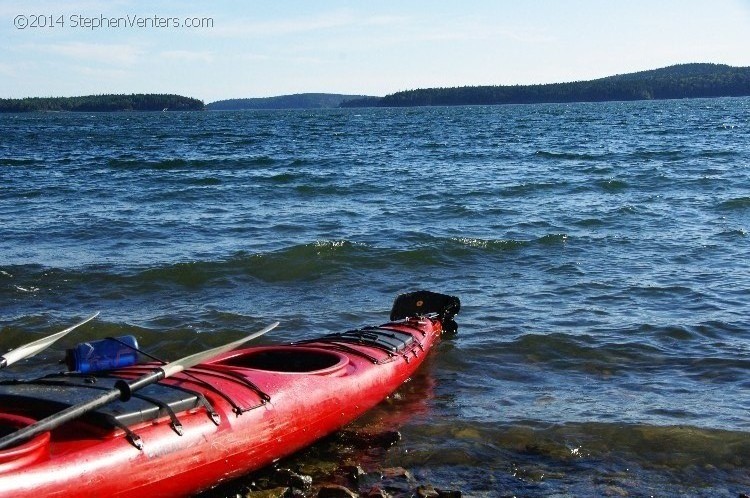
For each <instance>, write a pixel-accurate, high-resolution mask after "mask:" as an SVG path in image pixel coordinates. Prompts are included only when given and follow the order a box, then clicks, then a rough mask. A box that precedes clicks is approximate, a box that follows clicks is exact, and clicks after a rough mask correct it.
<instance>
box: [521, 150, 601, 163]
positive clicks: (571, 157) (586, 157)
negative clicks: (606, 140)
mask: <svg viewBox="0 0 750 498" xmlns="http://www.w3.org/2000/svg"><path fill="white" fill-rule="evenodd" d="M534 155H535V156H536V157H540V158H542V159H558V160H563V161H600V160H603V159H606V157H607V155H605V154H601V155H598V154H586V153H578V152H551V151H546V150H538V151H536V152H535V153H534Z"/></svg>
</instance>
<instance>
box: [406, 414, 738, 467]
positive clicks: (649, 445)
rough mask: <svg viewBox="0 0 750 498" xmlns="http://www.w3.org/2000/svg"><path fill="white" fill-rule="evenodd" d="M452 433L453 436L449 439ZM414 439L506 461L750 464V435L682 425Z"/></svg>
mask: <svg viewBox="0 0 750 498" xmlns="http://www.w3.org/2000/svg"><path fill="white" fill-rule="evenodd" d="M446 434H447V435H450V437H445V435H446ZM414 437H415V438H419V442H420V443H422V442H424V443H425V444H426V442H428V441H430V440H434V441H443V444H445V445H452V446H461V447H466V448H467V449H468V450H469V452H470V454H471V455H475V453H476V452H477V451H483V450H484V449H485V448H484V447H483V446H482V445H478V443H481V442H484V443H485V444H489V445H491V446H492V447H493V448H495V449H496V451H495V456H494V458H496V459H498V460H500V459H503V458H505V457H504V456H503V454H502V453H501V452H499V451H497V449H503V450H505V451H510V452H512V453H514V454H516V455H522V454H526V455H534V456H545V457H547V458H551V459H553V460H557V461H562V462H571V461H575V460H578V459H580V458H582V457H583V458H592V457H593V458H600V457H603V456H607V455H611V454H612V453H613V452H616V453H618V454H620V455H625V456H626V457H627V458H628V460H630V461H631V462H633V463H635V464H637V465H639V466H641V467H644V468H663V469H664V470H678V469H690V468H695V466H696V465H711V466H712V467H714V466H717V465H719V466H721V467H723V468H728V469H736V470H739V469H743V468H746V467H747V466H748V465H750V436H749V435H748V434H747V433H744V432H735V431H728V430H720V429H702V428H698V427H691V426H682V425H679V426H657V425H646V424H609V423H595V422H587V423H566V424H559V425H547V424H541V423H537V422H534V421H519V422H518V423H516V424H508V423H506V424H490V423H480V422H473V423H472V422H458V423H455V422H453V423H451V424H450V425H444V424H440V423H439V422H436V421H430V423H429V424H425V425H420V426H419V427H417V428H416V429H415V430H414ZM487 449H489V448H487ZM425 451H426V452H427V453H425ZM409 453H410V455H409V454H405V455H406V456H404V457H403V458H405V459H406V460H407V461H409V464H410V465H415V466H416V465H420V464H423V463H425V462H424V461H423V458H424V457H425V456H428V455H429V456H430V457H432V458H434V457H435V455H436V453H437V452H436V451H435V450H434V449H432V450H430V449H429V448H427V447H425V448H424V449H422V448H421V447H418V448H417V449H416V451H413V452H409ZM451 454H454V455H455V454H457V452H455V451H453V452H451ZM476 456H478V455H476ZM444 463H452V464H461V462H444ZM464 463H465V462H464Z"/></svg>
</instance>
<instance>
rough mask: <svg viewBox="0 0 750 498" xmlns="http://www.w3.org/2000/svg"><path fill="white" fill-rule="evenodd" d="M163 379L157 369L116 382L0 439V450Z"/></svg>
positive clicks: (162, 375)
mask: <svg viewBox="0 0 750 498" xmlns="http://www.w3.org/2000/svg"><path fill="white" fill-rule="evenodd" d="M163 378H164V371H162V370H161V369H157V370H155V371H154V372H151V373H148V374H146V375H143V376H142V377H138V378H137V379H135V380H133V381H130V382H128V381H126V380H118V381H117V382H116V383H115V387H114V388H112V389H110V390H109V391H107V392H105V393H104V394H102V395H100V396H98V397H96V398H94V399H92V400H91V401H87V402H85V403H81V404H78V405H73V406H69V407H68V408H66V409H64V410H61V411H59V412H57V413H55V414H53V415H50V416H49V417H47V418H43V419H42V420H39V421H37V422H35V423H34V424H32V425H29V426H27V427H24V428H22V429H19V430H17V431H16V432H13V433H11V434H8V435H7V436H5V437H3V438H0V450H3V449H5V448H8V447H11V446H13V445H15V444H18V443H21V442H23V441H26V440H28V439H31V438H32V437H34V436H37V435H39V434H42V433H44V432H47V431H51V430H53V429H56V428H58V427H60V426H61V425H63V424H65V423H67V422H70V421H71V420H75V419H77V418H78V417H81V416H83V415H85V414H87V413H89V412H93V411H94V410H96V409H97V408H100V407H102V406H104V405H106V404H109V403H111V402H113V401H115V400H116V399H118V398H119V399H121V400H122V401H127V400H129V399H130V396H131V395H132V393H133V392H134V391H137V390H138V389H141V388H142V387H146V386H148V385H150V384H154V383H156V382H158V381H160V380H161V379H163Z"/></svg>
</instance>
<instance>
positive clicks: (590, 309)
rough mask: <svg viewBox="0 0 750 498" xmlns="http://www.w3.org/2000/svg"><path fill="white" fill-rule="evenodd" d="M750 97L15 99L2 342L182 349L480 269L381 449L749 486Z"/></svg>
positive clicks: (378, 421)
mask: <svg viewBox="0 0 750 498" xmlns="http://www.w3.org/2000/svg"><path fill="white" fill-rule="evenodd" d="M748 230H750V99H748V98H739V99H713V100H680V101H658V102H630V103H621V102H616V103H595V104H587V103H582V104H568V105H525V106H496V107H439V108H406V109H347V110H319V111H318V110H316V111H262V112H203V113H201V112H195V113H101V114H97V113H93V114H90V113H81V114H78V113H58V114H36V113H35V114H24V115H16V114H6V115H0V348H3V349H8V348H11V347H13V346H16V345H18V344H20V343H22V342H25V341H29V340H32V339H35V338H37V337H40V336H41V335H44V334H47V333H51V332H53V331H55V330H58V329H61V328H64V327H66V326H67V325H69V324H72V323H73V322H75V321H76V320H77V319H79V318H82V317H83V316H85V315H88V314H90V313H91V312H93V311H96V310H101V312H102V313H101V316H100V318H99V319H98V321H97V326H96V327H95V328H94V327H89V328H87V329H85V330H82V331H80V332H76V333H75V334H74V335H73V337H72V338H71V339H70V340H68V339H66V341H68V342H67V343H66V344H61V345H56V346H55V347H54V348H52V349H50V350H48V351H46V352H44V353H43V354H41V355H39V356H37V357H36V358H34V359H33V360H29V361H26V362H24V363H22V364H18V365H16V366H14V368H13V369H12V370H13V372H9V371H5V372H3V374H2V376H3V377H8V376H10V375H17V374H19V373H29V372H31V373H34V372H39V373H41V372H45V371H48V370H55V369H59V365H58V364H57V361H58V360H59V359H60V358H61V355H62V351H63V349H64V348H65V347H66V346H68V347H69V346H70V345H71V342H72V341H80V340H86V339H90V338H92V337H91V335H92V334H95V335H97V336H102V337H103V336H107V335H120V334H124V333H135V334H136V335H137V336H138V338H139V340H140V343H141V345H142V347H144V348H146V349H147V350H149V351H152V352H153V353H155V354H158V355H162V356H165V357H169V358H176V357H179V356H183V355H184V354H186V353H189V352H194V351H197V350H199V349H201V348H204V347H208V346H213V345H217V344H219V343H222V342H225V341H228V340H229V339H233V338H236V337H238V336H239V335H241V333H242V332H247V331H249V330H251V329H257V328H260V327H262V326H264V325H266V324H268V323H269V322H272V321H275V320H280V321H281V322H282V325H281V326H280V327H279V328H278V329H277V331H274V332H273V333H271V334H269V337H266V338H264V339H263V341H262V342H266V343H277V342H288V341H294V340H300V339H305V338H310V337H314V336H317V335H320V334H322V333H327V332H335V331H342V330H345V329H347V328H352V327H356V326H360V325H365V324H373V323H381V322H383V321H385V320H386V319H387V315H388V312H389V309H390V305H391V303H392V301H393V299H394V298H395V296H396V295H397V294H398V293H400V292H405V291H410V290H416V289H421V288H424V289H429V290H433V291H439V292H445V293H449V294H453V295H456V296H459V297H460V298H461V300H462V304H463V309H462V311H461V313H460V314H459V315H458V317H457V321H458V323H459V327H460V328H459V333H458V335H457V336H456V337H455V338H450V339H447V340H446V341H444V342H443V343H442V344H441V345H440V347H439V348H438V349H437V351H436V352H435V353H434V354H433V355H432V357H431V358H430V360H429V362H428V363H427V364H426V365H425V366H424V368H423V369H422V370H421V371H420V374H419V376H417V377H415V378H414V379H413V381H412V382H410V383H409V384H407V385H406V386H404V388H402V389H401V391H400V392H399V396H398V397H397V402H393V400H392V402H391V403H387V404H385V405H383V406H380V407H378V408H377V409H376V410H375V411H374V412H373V413H372V414H370V415H368V416H367V417H366V418H365V419H364V420H363V421H360V422H358V424H360V425H363V426H371V427H373V428H381V429H394V430H396V429H397V430H400V431H401V433H402V435H403V439H402V440H401V442H400V443H399V444H397V445H396V446H394V447H393V448H391V449H390V450H389V451H388V452H387V453H386V454H385V455H384V456H383V457H382V458H383V461H382V462H381V463H382V464H383V465H400V466H404V467H406V468H408V469H410V470H411V471H412V472H413V473H414V474H415V475H416V476H417V477H418V478H419V479H422V480H424V481H427V482H430V483H432V484H434V485H435V486H436V487H442V488H455V489H461V490H463V491H464V495H465V496H513V495H515V496H603V495H614V496H650V495H654V496H686V495H687V496H726V497H737V496H738V495H739V494H740V493H750V303H749V302H750V237H749V236H748Z"/></svg>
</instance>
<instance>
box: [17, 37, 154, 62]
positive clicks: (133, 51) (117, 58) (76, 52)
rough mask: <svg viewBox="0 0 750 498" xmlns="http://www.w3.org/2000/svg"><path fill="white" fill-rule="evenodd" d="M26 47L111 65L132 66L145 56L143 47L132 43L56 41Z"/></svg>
mask: <svg viewBox="0 0 750 498" xmlns="http://www.w3.org/2000/svg"><path fill="white" fill-rule="evenodd" d="M26 48H30V49H32V50H36V51H39V52H46V53H49V54H53V55H61V56H64V57H69V58H72V59H76V60H83V61H87V62H90V63H102V64H107V65H110V66H132V65H135V64H136V63H138V62H139V61H141V60H142V59H143V57H144V56H145V50H143V48H141V47H139V46H135V45H130V44H127V45H126V44H93V43H83V42H67V43H55V44H54V45H53V44H46V45H39V44H37V45H27V46H26Z"/></svg>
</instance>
